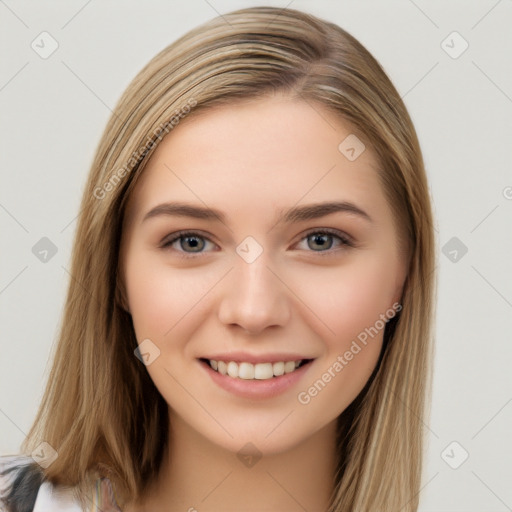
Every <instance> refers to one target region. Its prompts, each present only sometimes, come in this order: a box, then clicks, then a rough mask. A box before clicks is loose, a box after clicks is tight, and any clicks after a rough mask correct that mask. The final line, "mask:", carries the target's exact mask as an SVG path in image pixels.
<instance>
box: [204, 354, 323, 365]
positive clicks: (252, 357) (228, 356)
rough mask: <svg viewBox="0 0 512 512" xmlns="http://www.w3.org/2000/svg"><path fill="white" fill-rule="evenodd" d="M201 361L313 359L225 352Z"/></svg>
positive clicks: (265, 361) (257, 361)
mask: <svg viewBox="0 0 512 512" xmlns="http://www.w3.org/2000/svg"><path fill="white" fill-rule="evenodd" d="M202 359H213V360H214V361H224V362H229V361H234V362H235V363H243V362H246V363H252V364H258V363H278V362H280V361H284V362H286V361H302V360H303V359H314V358H312V357H304V356H303V355H301V354H290V353H284V352H277V353H273V354H258V355H253V354H249V353H247V352H225V353H223V354H214V355H209V356H204V357H203V358H202Z"/></svg>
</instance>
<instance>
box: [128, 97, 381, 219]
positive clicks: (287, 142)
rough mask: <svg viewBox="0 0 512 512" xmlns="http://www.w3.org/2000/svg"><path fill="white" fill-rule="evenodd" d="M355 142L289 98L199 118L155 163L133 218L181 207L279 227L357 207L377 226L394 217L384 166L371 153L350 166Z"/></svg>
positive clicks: (332, 119)
mask: <svg viewBox="0 0 512 512" xmlns="http://www.w3.org/2000/svg"><path fill="white" fill-rule="evenodd" d="M354 137H356V136H355V134H354V133H353V131H352V130H351V127H350V126H349V125H348V124H347V123H346V122H344V121H343V120H342V119H341V118H339V117H338V116H336V115H335V114H334V113H332V112H330V111H328V110H327V109H326V108H325V107H323V106H322V105H320V104H318V103H314V104H313V103H309V102H305V101H302V100H292V99H290V98H288V97H283V96H275V97H266V98H260V99H258V100H250V101H245V102H238V103H237V104H234V105H232V106H230V105H223V106H222V107H216V108H214V109H211V110H206V111H203V112H199V113H198V114H196V115H194V113H192V114H190V115H189V117H187V118H185V119H184V120H182V121H181V122H180V124H179V125H177V127H175V128H174V129H173V130H172V131H171V132H170V133H169V134H168V135H167V136H166V137H165V138H164V139H163V140H162V141H161V142H160V144H159V146H158V147H157V148H156V150H155V152H154V153H153V155H152V156H151V158H150V160H149V162H148V163H147V165H146V167H145V169H144V171H143V174H142V176H141V179H140V180H139V182H138V183H137V186H136V187H135V189H134V191H133V194H132V195H133V200H132V202H133V209H134V212H133V214H136V215H138V216H139V217H140V216H141V215H144V213H146V212H147V210H148V209H149V208H151V207H154V206H156V205H157V204H159V203H163V202H169V201H173V200H175V201H178V200H179V201H182V202H183V201H186V202H193V203H195V204H202V205H203V206H211V207H212V208H216V209H218V210H223V211H226V212H228V214H229V215H234V216H236V215H237V214H242V213H248V212H249V213H250V212H252V213H257V214H258V215H260V216H262V217H261V218H263V216H267V215H268V216H269V218H270V217H272V218H273V219H274V218H275V214H276V212H277V211H281V210H283V209H284V208H289V207H291V206H293V205H297V204H299V203H304V204H310V203H314V202H319V201H350V202H351V203H355V204H357V205H358V206H359V207H361V208H362V209H364V210H365V211H367V212H368V213H369V214H370V216H372V215H371V213H370V212H371V211H373V212H374V215H373V217H377V218H378V217H379V215H382V214H383V210H386V211H389V209H388V207H387V204H386V202H385V198H384V195H383V192H382V190H381V185H380V180H379V174H378V173H379V167H378V162H377V160H376V158H375V156H374V154H373V152H372V150H371V148H370V147H368V145H366V148H364V147H363V146H355V149H356V150H357V151H358V152H360V151H361V149H362V148H364V150H363V151H362V153H360V154H359V156H357V158H356V159H349V158H347V153H346V152H344V151H345V150H346V146H347V143H346V142H344V141H348V142H349V145H352V146H354V142H355V144H358V143H359V142H358V139H355V138H354ZM340 144H341V149H340ZM350 155H351V154H350V153H349V156H350ZM254 220H256V219H254Z"/></svg>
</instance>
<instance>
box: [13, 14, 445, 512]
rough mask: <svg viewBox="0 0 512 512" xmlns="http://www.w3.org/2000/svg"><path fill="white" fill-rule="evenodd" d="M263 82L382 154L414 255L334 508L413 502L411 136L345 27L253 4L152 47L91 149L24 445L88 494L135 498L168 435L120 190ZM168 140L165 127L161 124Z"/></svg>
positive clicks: (422, 219) (423, 356)
mask: <svg viewBox="0 0 512 512" xmlns="http://www.w3.org/2000/svg"><path fill="white" fill-rule="evenodd" d="M274 91H282V92H285V93H289V94H290V95H291V96H292V97H296V98H298V99H302V100H304V101H315V102H320V103H321V104H323V105H324V106H325V107H326V108H328V109H330V110H331V111H333V112H335V113H336V114H337V115H338V116H339V117H340V119H341V120H342V121H344V122H347V123H349V125H350V126H351V127H352V128H353V131H354V133H356V134H357V136H358V137H360V138H361V139H362V140H363V141H364V142H365V144H368V145H369V147H371V148H372V149H373V150H374V151H375V154H376V155H377V156H378V158H379V163H380V166H381V167H380V175H379V176H380V179H381V182H382V187H383V190H384V192H385V194H386V197H387V199H388V201H389V204H390V205H391V207H392V209H393V213H394V218H395V221H396V225H397V227H398V229H399V230H400V233H401V236H402V241H404V242H405V244H406V246H407V247H408V251H409V268H408V275H407V278H406V281H405V285H404V291H403V295H402V300H401V304H402V307H403V309H402V310H401V312H400V314H399V315H398V316H397V317H396V318H395V319H393V320H392V321H390V322H389V323H388V324H387V326H386V331H385V339H384V345H383V350H382V353H381V358H380V360H379V363H378V365H377V367H376V369H375V371H374V373H373V374H372V376H371V378H370V380H369V381H368V383H367V385H366V387H365V388H364V389H363V391H362V392H361V393H360V395H359V396H358V397H357V398H356V400H355V401H354V402H353V403H352V404H351V405H350V406H349V408H348V409H347V410H345V411H344V413H343V414H342V415H341V416H340V417H339V420H338V433H339V435H338V447H337V448H338V458H339V464H338V469H337V472H336V475H335V489H334V493H333V500H332V504H331V507H330V509H329V512H349V511H353V512H355V511H357V512H372V511H379V512H386V511H388V512H396V511H398V510H400V511H402V512H408V511H415V510H417V507H418V503H419V490H420V483H421V475H422V456H423V435H424V432H423V431H424V424H425V423H426V418H427V416H428V414H429V407H428V405H429V403H430V389H431V365H432V362H431V361H432V346H433V343H432V339H431V338H432V336H431V332H432V324H433V310H434V306H433V300H434V296H435V287H436V282H435V274H434V267H435V240H434V234H433V219H432V212H431V204H430V196H429V188H428V184H427V179H426V175H425V170H424V164H423V159H422V155H421V150H420V147H419V143H418V139H417V136H416V132H415V130H414V127H413V124H412V122H411V119H410V117H409V115H408V113H407V110H406V108H405V106H404V104H403V102H402V100H401V98H400V96H399V94H398V93H397V91H396V89H395V88H394V86H393V85H392V83H391V82H390V80H389V78H388V77H387V76H386V74H385V72H384V71H383V69H382V68H381V66H380V65H379V64H378V62H377V61H376V60H375V59H374V58H373V57H372V56H371V55H370V53H369V52H368V51H367V50H366V49H365V48H364V47H363V46H362V45H361V44H360V43H359V42H358V41H357V40H356V39H355V38H354V37H352V36H351V35H350V34H348V33H347V32H346V31H344V30H343V29H341V28H340V27H338V26H337V25H335V24H333V23H329V22H326V21H324V20H321V19H319V18H317V17H315V16H312V15H309V14H306V13H304V12H300V11H297V10H292V9H277V8H273V7H254V8H247V9H241V10H238V11H234V12H231V13H228V14H224V15H223V17H218V18H216V19H213V20H211V21H209V22H208V23H206V24H203V25H202V26H200V27H198V28H195V29H194V30H192V31H190V32H188V33H187V34H186V35H184V36H183V37H181V38H180V39H178V40H177V41H176V42H174V43H173V44H171V45H170V46H168V47H167V48H165V49H164V50H162V51H161V52H160V53H159V54H158V55H156V56H155V57H154V58H153V59H152V60H151V61H150V62H149V63H148V64H147V65H146V66H145V67H144V69H142V71H141V72H140V73H139V74H138V75H137V76H136V77H135V79H134V80H133V81H132V83H131V84H130V85H129V86H128V88H127V90H126V91H125V92H124V94H123V95H122V97H121V99H120V101H119V102H118V104H117V106H116V108H115V110H114V114H113V115H112V116H111V118H110V120H109V122H108V124H107V126H106V129H105V131H104V134H103V136H102V138H101V141H100V143H99V145H98V148H97V151H96V155H95V158H94V161H93V163H92V168H91V170H90V174H89V177H88V181H87V184H86V188H85V192H84V196H83V200H82V203H81V209H80V215H79V220H78V226H77V231H76V238H75V242H74V247H73V255H72V264H71V269H70V274H71V279H70V283H69V289H68V295H67V300H66V306H65V312H64V316H63V321H62V325H61V329H60V334H59V339H58V343H57V345H56V348H55V353H54V360H53V366H52V368H51V372H50V375H49V379H48V383H47V387H46V390H45V393H44V396H43V399H42V402H41V404H40V407H39V410H38V413H37V415H36V418H35V421H34V424H33V426H32V428H31V430H30V432H29V434H28V436H27V438H26V439H25V441H24V442H23V444H22V447H21V448H22V450H23V452H24V453H31V452H32V450H34V449H35V448H36V447H37V446H38V445H39V444H40V443H41V442H42V441H45V442H47V443H49V444H50V445H51V446H52V447H53V448H55V450H57V452H58V457H57V459H56V460H55V461H54V462H53V463H52V464H51V465H49V466H48V467H47V468H46V469H44V470H43V471H44V476H45V478H46V479H47V480H49V481H51V482H52V483H54V484H61V485H67V486H77V488H78V489H80V491H81V496H83V498H82V499H83V500H84V503H85V501H86V498H85V496H86V495H87V493H90V490H91V488H92V486H93V482H94V481H95V479H96V478H98V477H99V476H108V477H109V478H110V481H111V482H112V485H113V489H114V491H115V495H116V498H117V501H118V503H119V505H120V506H121V507H122V506H123V504H126V503H128V502H131V501H132V500H133V501H136V500H139V499H140V498H141V497H142V496H144V493H145V492H146V491H147V489H148V487H149V485H150V483H151V482H152V481H153V480H154V479H156V477H157V475H158V472H159V468H160V464H161V461H162V457H163V452H164V450H165V447H166V446H167V440H168V438H167V436H168V426H169V423H168V410H167V404H166V402H165V401H164V399H163V398H162V396H161V395H160V394H159V392H158V391H157V389H156V387H155V385H154V384H153V382H152V380H151V379H150V377H149V375H148V372H147V370H146V368H145V366H144V365H143V364H142V363H141V361H139V360H138V359H137V358H136V357H135V356H134V350H135V349H136V347H137V340H136V338H135V334H134V329H133V325H132V321H131V317H130V315H129V314H128V313H127V312H126V311H125V310H124V309H123V308H122V307H121V302H120V300H121V297H120V290H121V282H120V279H119V273H118V253H119V242H120V236H121V227H122V221H123V215H124V209H125V205H126V202H127V199H128V197H129V195H130V192H131V191H132V190H133V187H134V186H135V184H136V182H137V179H138V177H139V176H140V175H141V173H142V172H143V169H144V166H145V164H146V163H147V161H148V159H149V158H150V156H151V154H152V152H153V151H154V149H155V147H156V146H157V145H158V142H159V141H160V140H161V139H162V138H163V136H165V135H166V134H167V133H171V131H172V129H173V128H174V126H176V125H177V124H178V123H179V120H180V119H181V118H182V117H184V116H194V115H197V113H198V112H200V111H202V110H205V109H207V108H210V107H213V106H217V105H223V104H225V105H233V103H234V102H236V101H243V100H244V99H249V98H254V97H261V96H264V95H265V94H268V93H272V92H274ZM170 136H172V134H171V135H170Z"/></svg>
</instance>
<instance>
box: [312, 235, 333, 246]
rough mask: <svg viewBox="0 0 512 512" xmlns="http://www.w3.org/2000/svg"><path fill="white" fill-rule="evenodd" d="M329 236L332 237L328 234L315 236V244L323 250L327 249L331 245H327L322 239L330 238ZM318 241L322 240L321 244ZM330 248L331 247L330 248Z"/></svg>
mask: <svg viewBox="0 0 512 512" xmlns="http://www.w3.org/2000/svg"><path fill="white" fill-rule="evenodd" d="M329 236H330V235H327V234H324V235H314V236H313V240H314V243H315V244H318V245H319V246H320V247H321V248H326V247H327V246H328V245H329V244H327V243H326V242H325V240H324V241H322V240H321V239H322V238H325V237H329ZM318 240H320V242H319V243H318ZM329 247H330V246H329Z"/></svg>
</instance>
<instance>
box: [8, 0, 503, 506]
mask: <svg viewBox="0 0 512 512" xmlns="http://www.w3.org/2000/svg"><path fill="white" fill-rule="evenodd" d="M263 3H264V4H266V5H273V6H278V7H286V6H289V7H291V8H296V9H302V10H305V11H308V12H311V13H313V14H316V15H318V16H320V17H323V18H325V19H328V20H330V21H333V22H335V23H337V24H339V25H340V26H341V27H343V28H344V29H346V30H348V31H349V32H350V33H351V34H353V35H354V36H355V37H356V38H358V39H359V40H360V41H361V42H362V43H363V44H364V45H365V46H366V47H367V48H368V50H369V51H370V52H372V53H373V55H374V56H375V57H376V58H377V59H378V60H379V61H380V62H381V64H382V65H383V66H384V68H385V70H386V71H387V73H388V74H389V76H390V78H391V80H392V81H393V82H394V84H395V85H396V87H397V89H398V91H399V92H400V94H401V95H402V97H403V98H404V101H405V103H406V105H407V107H408V109H409V112H410V114H411V116H412V118H413V121H414V123H415V126H416V128H417V131H418V135H419V138H420V143H421V145H422V149H423V152H424V156H425V163H426V167H427V172H428V176H429V180H430V187H431V194H432V199H433V203H434V210H435V215H436V225H437V231H438V233H437V236H438V239H439V245H440V248H443V247H445V249H444V253H443V252H442V251H440V252H439V256H438V270H439V297H438V303H437V324H436V338H437V341H436V360H435V382H434V394H433V405H432V417H431V419H430V422H429V424H428V425H425V428H426V429H427V432H428V440H429V444H428V447H427V461H426V468H425V475H424V487H423V489H422V491H421V503H422V505H421V508H420V510H421V512H430V511H446V512H448V511H450V512H451V511H464V512H473V511H474V512H481V511H483V510H485V511H488V512H494V511H495V512H500V511H505V510H512V486H510V482H511V478H512V441H511V439H510V432H511V428H510V426H511V423H512V422H511V420H512V378H511V372H510V365H511V362H512V357H511V356H512V339H511V334H510V333H511V331H512V275H511V274H512V273H511V271H510V263H509V261H510V254H511V253H512V230H511V220H512V172H511V149H512V148H511V136H512V73H511V70H512V57H511V56H512V31H511V26H512V1H511V0H500V1H496V0H489V1H483V0H482V1H478V2H476V1H462V0H461V1H420V0H416V1H415V2H413V1H412V0H400V1H399V0H396V1H386V2H377V1H355V0H354V1H336V2H335V1H328V0H322V1H315V2H313V1H301V0H295V1H292V2H289V0H286V1H271V0H268V1H266V2H263ZM258 4H260V2H252V1H246V2H243V1H234V0H208V1H206V0H187V1H186V2H171V1H155V0H153V1H146V2H136V1H133V0H130V1H127V0H123V1H121V0H116V1H102V2H100V1H99V0H89V1H69V0H66V1H59V2H57V1H51V2H45V3H44V4H43V3H40V4H39V3H37V2H35V1H34V2H28V1H18V2H14V1H12V0H0V38H1V51H2V60H1V63H2V65H1V68H0V108H1V118H0V119H1V126H0V130H1V131H0V146H1V151H0V155H1V164H0V172H1V183H2V186H1V188H0V229H1V237H0V243H1V247H0V272H1V273H0V319H1V329H2V331H1V339H0V342H1V359H0V390H1V392H0V433H1V435H0V454H9V453H16V452H17V451H18V450H19V446H20V443H21V442H22V440H23V438H24V435H25V433H26V432H28V429H29V427H30V425H31V423H32V420H33V418H34V415H35V412H36V407H37V405H38V403H39V401H40V399H41V395H42V391H43V385H44V383H45V381H46V378H47V376H48V371H49V362H50V357H51V354H52V350H53V347H54V341H55V338H56V334H57V331H58V325H59V322H60V320H61V312H62V307H63V304H64V298H65V291H66V287H67V283H68V281H69V279H70V275H69V273H68V269H69V264H70V252H71V244H72V239H73V235H74V231H75V228H76V220H75V219H76V217H77V214H78V207H79V200H80V197H81V192H82V190H83V186H84V182H85V178H86V175H87V173H88V171H89V166H90V164H91V162H92V157H93V154H94V151H95V149H96V145H97V143H98V141H99V138H100V135H101V133H102V130H103V128H104V126H105V124H106V122H107V119H108V117H109V115H110V109H111V108H113V106H114V105H115V103H116V102H117V100H118V98H119V96H120V95H121V93H122V91H123V90H124V89H125V87H126V86H127V85H128V83H129V82H130V80H131V79H132V78H133V77H134V75H135V74H136V73H137V72H138V71H139V70H140V69H141V68H142V66H143V65H145V64H146V62H147V61H148V60H149V59H150V58H152V57H153V56H154V55H155V54H156V53H157V52H158V51H160V50H161V49H162V48H164V47H165V46H167V45H168V44H169V43H171V42H172V41H174V40H175V39H176V38H178V37H179V36H181V35H182V34H184V33H185V32H187V31H188V30H189V29H191V28H193V27H195V26H196V25H198V24H200V23H202V22H203V21H206V20H208V19H211V18H213V17H214V16H216V15H217V14H221V13H226V12H229V11H231V10H234V9H237V8H241V7H247V6H251V5H258ZM43 31H47V32H48V33H49V34H51V37H52V38H54V39H55V40H56V41H57V43H58V49H57V50H56V51H55V52H54V53H53V54H52V55H50V56H49V57H48V58H46V59H43V58H42V57H41V56H40V55H39V54H38V53H36V51H34V50H33V49H32V47H31V44H32V42H33V41H34V45H36V44H38V45H39V47H40V49H39V51H43V49H42V48H41V47H42V45H43V43H41V37H47V36H40V34H41V32H43ZM454 31H456V32H458V33H459V34H460V36H461V37H459V36H457V35H453V34H452V33H453V32H454ZM461 38H463V39H461ZM443 41H445V42H444V43H443ZM464 41H466V42H467V43H468V44H469V46H468V48H467V49H466V51H464V52H463V53H462V54H460V55H458V54H459V53H460V51H461V50H462V49H463V48H464V44H465V43H464ZM49 43H50V40H49V39H46V40H45V43H44V46H45V49H46V50H48V48H49V47H50V46H49ZM445 50H446V51H445ZM447 52H448V53H447ZM449 53H451V55H449ZM454 57H456V58H454ZM43 237H48V238H49V239H50V240H51V241H52V242H53V244H55V246H56V247H57V250H58V252H57V253H56V254H55V255H54V256H53V257H50V255H51V253H49V255H48V261H47V262H43V261H40V259H38V258H37V257H36V255H35V254H34V253H33V251H32V248H33V247H34V245H35V244H36V243H37V242H38V241H39V240H40V239H41V238H43ZM453 237H456V238H457V240H455V241H451V242H449V241H450V240H451V239H452V238H453ZM446 244H448V245H446ZM452 244H454V245H452ZM461 244H464V246H465V247H467V253H466V254H463V251H461V247H462V245H461ZM454 251H456V252H454ZM445 253H446V254H445ZM40 256H42V255H40ZM454 260H455V261H454ZM454 441H455V442H456V444H451V443H452V442H454ZM447 447H448V448H447ZM466 452H467V453H468V454H469V457H468V458H467V460H465V461H464V462H463V463H462V464H461V462H462V460H463V458H464V456H465V453H466ZM452 466H453V467H456V466H458V468H457V469H454V468H453V467H452Z"/></svg>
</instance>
